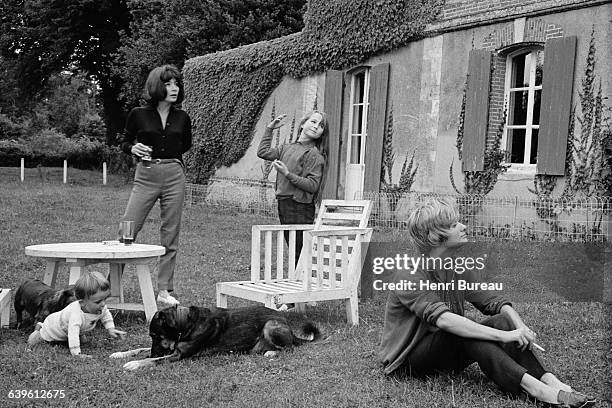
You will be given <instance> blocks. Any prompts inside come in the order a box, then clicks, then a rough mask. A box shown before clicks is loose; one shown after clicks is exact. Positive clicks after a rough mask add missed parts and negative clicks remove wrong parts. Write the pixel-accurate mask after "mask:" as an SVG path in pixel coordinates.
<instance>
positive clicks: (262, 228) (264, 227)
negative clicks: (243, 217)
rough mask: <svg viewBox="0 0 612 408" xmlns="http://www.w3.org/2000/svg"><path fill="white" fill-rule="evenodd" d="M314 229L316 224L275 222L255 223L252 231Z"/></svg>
mask: <svg viewBox="0 0 612 408" xmlns="http://www.w3.org/2000/svg"><path fill="white" fill-rule="evenodd" d="M311 229H314V224H285V225H281V224H274V225H253V227H252V228H251V231H252V232H259V231H306V230H311Z"/></svg>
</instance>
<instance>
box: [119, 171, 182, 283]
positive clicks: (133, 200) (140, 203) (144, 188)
mask: <svg viewBox="0 0 612 408" xmlns="http://www.w3.org/2000/svg"><path fill="white" fill-rule="evenodd" d="M157 200H159V207H160V210H161V227H160V229H159V235H160V241H161V245H162V246H163V247H164V248H166V253H165V254H164V255H162V256H161V257H160V260H159V273H158V279H157V280H158V284H157V286H158V289H160V290H168V291H172V290H173V289H174V269H175V266H176V256H177V252H178V245H179V232H180V229H181V215H182V213H183V203H184V201H185V170H184V168H183V165H182V164H181V163H180V162H179V161H178V160H177V161H164V162H163V163H155V162H153V163H152V164H151V167H150V168H146V167H144V166H143V164H142V163H138V166H137V167H136V175H135V177H134V187H133V188H132V193H131V195H130V199H129V200H128V204H127V208H126V209H125V213H124V214H123V220H124V221H134V240H136V236H137V235H138V232H140V230H141V229H142V226H143V225H144V222H145V219H146V218H147V216H148V215H149V213H150V212H151V209H152V208H153V205H154V204H155V202H156V201H157Z"/></svg>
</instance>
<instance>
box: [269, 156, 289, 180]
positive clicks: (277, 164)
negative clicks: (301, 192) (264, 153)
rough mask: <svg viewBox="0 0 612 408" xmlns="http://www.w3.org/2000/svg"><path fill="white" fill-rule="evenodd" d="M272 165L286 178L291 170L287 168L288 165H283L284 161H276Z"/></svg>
mask: <svg viewBox="0 0 612 408" xmlns="http://www.w3.org/2000/svg"><path fill="white" fill-rule="evenodd" d="M272 165H273V166H274V168H275V169H276V171H278V172H279V173H280V174H282V175H283V176H286V175H287V174H289V168H287V165H286V164H285V163H283V162H282V161H280V160H274V161H273V162H272Z"/></svg>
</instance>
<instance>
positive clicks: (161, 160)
mask: <svg viewBox="0 0 612 408" xmlns="http://www.w3.org/2000/svg"><path fill="white" fill-rule="evenodd" d="M166 163H178V164H183V162H181V161H180V160H179V159H151V164H166Z"/></svg>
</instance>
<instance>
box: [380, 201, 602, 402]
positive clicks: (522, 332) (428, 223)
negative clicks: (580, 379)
mask: <svg viewBox="0 0 612 408" xmlns="http://www.w3.org/2000/svg"><path fill="white" fill-rule="evenodd" d="M408 231H409V233H410V236H411V238H412V239H413V240H414V242H415V244H416V245H417V247H418V249H419V250H420V251H419V254H424V255H425V256H426V257H428V258H434V259H437V258H440V259H443V258H444V259H445V258H446V257H449V256H452V251H451V250H452V249H453V248H457V247H460V246H461V245H463V244H464V243H466V242H467V239H466V236H465V225H463V224H461V223H460V222H458V214H457V211H456V210H455V208H454V207H453V206H451V205H450V204H448V203H445V202H443V201H441V200H437V199H433V200H431V201H429V202H427V203H424V204H422V205H420V206H419V207H418V208H417V209H416V210H415V211H414V212H413V213H412V214H411V215H410V217H409V220H408ZM454 273H455V272H454V271H452V270H423V269H417V270H416V271H408V270H405V269H404V270H398V271H397V272H396V273H395V275H394V277H393V282H403V281H404V282H405V281H409V282H410V281H412V282H415V285H414V286H412V289H414V290H405V291H392V292H390V294H389V298H388V300H387V305H386V310H385V324H384V329H383V335H382V341H381V345H380V358H381V360H382V363H383V365H384V371H385V373H386V374H404V375H409V376H413V377H419V376H424V375H430V374H435V373H437V372H444V371H451V372H452V371H455V372H456V371H461V370H463V369H464V368H466V367H467V366H468V365H470V364H471V363H473V362H477V363H478V365H479V366H480V368H481V369H482V371H483V372H484V373H485V375H486V376H487V377H489V378H490V379H491V380H493V381H494V382H495V383H496V384H497V385H498V386H499V387H501V388H502V390H504V391H506V392H509V393H513V394H520V393H521V392H527V393H528V394H529V395H530V396H532V397H534V398H536V399H538V400H540V401H543V402H547V403H550V404H555V405H558V406H562V407H586V406H591V405H592V404H593V403H594V402H595V401H594V400H593V399H592V398H589V397H587V396H585V395H583V394H581V393H578V392H575V391H573V390H572V388H571V387H570V386H569V385H567V384H564V383H563V382H561V381H560V380H559V379H557V377H556V376H555V375H553V374H552V373H550V372H548V371H547V370H546V369H545V368H544V367H543V366H542V364H541V363H540V361H539V360H538V358H537V357H536V356H535V355H534V354H533V352H532V351H531V348H532V347H533V346H534V340H535V339H536V334H535V333H534V332H533V331H532V330H531V329H530V328H529V327H527V325H526V324H525V323H524V322H523V320H522V319H521V318H520V316H519V315H518V313H517V312H516V311H515V310H514V309H513V308H512V305H511V304H510V302H509V301H508V300H506V299H504V298H503V297H501V296H500V295H499V294H496V293H494V292H490V291H468V290H466V291H459V290H455V289H454V286H451V285H446V286H445V285H439V287H440V288H444V289H440V290H428V289H429V287H425V285H423V288H422V287H421V285H419V282H425V281H429V282H436V283H442V284H443V283H450V282H452V281H453V279H455V277H454V276H453V274H454ZM462 279H463V278H462ZM455 280H456V279H455ZM464 300H467V301H468V302H470V303H472V304H473V305H474V306H475V307H476V308H477V309H478V310H480V311H481V312H482V313H484V314H486V315H491V317H489V318H487V319H485V320H483V321H482V322H480V323H477V322H475V321H472V320H470V319H468V318H466V317H464V316H463V314H464Z"/></svg>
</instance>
